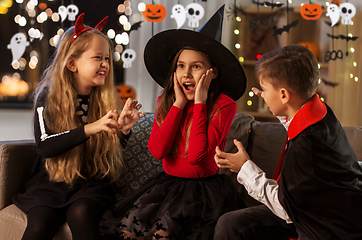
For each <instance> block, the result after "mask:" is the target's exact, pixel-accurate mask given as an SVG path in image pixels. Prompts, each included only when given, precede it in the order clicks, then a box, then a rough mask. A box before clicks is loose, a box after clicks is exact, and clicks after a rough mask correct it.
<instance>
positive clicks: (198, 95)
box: [195, 68, 214, 104]
mask: <svg viewBox="0 0 362 240" xmlns="http://www.w3.org/2000/svg"><path fill="white" fill-rule="evenodd" d="M213 76H214V75H213V70H212V68H210V69H208V70H207V71H206V73H205V74H203V75H202V77H201V78H200V80H199V83H198V84H197V87H196V92H195V103H203V104H206V100H207V93H208V92H209V87H210V83H211V81H212V78H213Z"/></svg>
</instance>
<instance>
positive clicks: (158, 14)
mask: <svg viewBox="0 0 362 240" xmlns="http://www.w3.org/2000/svg"><path fill="white" fill-rule="evenodd" d="M166 12H167V11H166V8H165V7H164V6H163V5H161V4H155V3H154V2H153V3H152V4H146V10H145V11H143V12H142V15H143V17H144V18H145V20H146V21H148V22H161V21H162V20H163V19H164V18H165V17H166Z"/></svg>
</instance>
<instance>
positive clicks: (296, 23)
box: [274, 18, 301, 35]
mask: <svg viewBox="0 0 362 240" xmlns="http://www.w3.org/2000/svg"><path fill="white" fill-rule="evenodd" d="M300 20H301V18H300V19H297V20H295V21H293V22H292V23H291V24H288V25H285V26H283V27H282V28H278V29H276V30H275V31H274V33H275V34H279V35H282V33H283V32H288V33H289V30H290V29H291V28H292V27H296V26H298V24H299V21H300Z"/></svg>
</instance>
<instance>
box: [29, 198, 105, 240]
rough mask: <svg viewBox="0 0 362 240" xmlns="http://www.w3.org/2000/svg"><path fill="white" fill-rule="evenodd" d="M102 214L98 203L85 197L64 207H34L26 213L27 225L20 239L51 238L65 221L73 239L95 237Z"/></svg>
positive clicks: (79, 239) (89, 239)
mask: <svg viewBox="0 0 362 240" xmlns="http://www.w3.org/2000/svg"><path fill="white" fill-rule="evenodd" d="M102 214H103V211H102V210H101V208H100V206H99V204H98V203H97V202H95V201H94V200H91V199H86V198H82V199H79V200H76V201H74V202H73V203H72V204H71V205H70V206H69V207H68V208H65V209H63V208H62V209H55V208H50V207H35V208H32V209H31V210H30V211H29V212H28V214H27V216H28V226H27V227H26V229H25V232H24V235H23V238H22V240H32V239H44V240H46V239H49V240H51V239H53V237H54V235H55V234H56V232H57V231H58V229H59V227H60V226H61V225H62V224H63V223H65V222H66V221H67V222H68V225H69V228H70V230H71V232H72V236H73V240H81V239H87V240H91V239H95V238H96V236H97V233H98V224H99V221H100V219H101V217H102Z"/></svg>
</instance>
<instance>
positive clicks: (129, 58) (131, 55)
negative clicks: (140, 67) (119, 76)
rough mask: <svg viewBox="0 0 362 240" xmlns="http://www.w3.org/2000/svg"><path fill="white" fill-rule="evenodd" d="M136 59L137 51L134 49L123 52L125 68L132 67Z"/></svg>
mask: <svg viewBox="0 0 362 240" xmlns="http://www.w3.org/2000/svg"><path fill="white" fill-rule="evenodd" d="M135 59H136V52H135V51H134V50H133V49H126V50H124V51H123V53H122V60H123V68H131V67H132V62H133V61H134V60H135Z"/></svg>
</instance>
